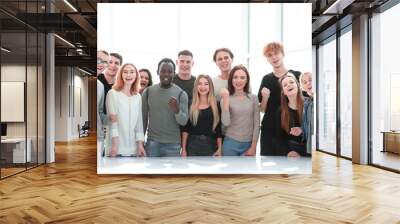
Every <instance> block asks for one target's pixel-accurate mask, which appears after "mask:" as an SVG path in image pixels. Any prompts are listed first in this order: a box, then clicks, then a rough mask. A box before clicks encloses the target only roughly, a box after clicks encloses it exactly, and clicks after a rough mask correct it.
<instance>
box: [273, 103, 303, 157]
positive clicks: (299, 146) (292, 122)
mask: <svg viewBox="0 0 400 224" xmlns="http://www.w3.org/2000/svg"><path fill="white" fill-rule="evenodd" d="M280 115H281V109H280V108H279V109H278V113H277V114H276V119H279V121H278V122H276V124H277V125H279V126H280V131H278V132H277V135H276V136H277V137H278V139H279V141H280V148H281V150H282V151H281V153H282V155H283V154H286V155H287V153H289V152H290V151H296V152H297V153H299V154H300V155H301V156H306V151H307V149H306V144H305V142H304V141H303V135H302V134H301V135H299V136H294V135H291V134H289V133H287V132H286V131H285V130H284V129H283V128H282V126H281V120H280ZM278 117H279V118H278ZM294 127H299V128H301V123H300V118H299V116H298V114H297V110H293V109H292V108H290V107H289V132H290V129H291V128H294Z"/></svg>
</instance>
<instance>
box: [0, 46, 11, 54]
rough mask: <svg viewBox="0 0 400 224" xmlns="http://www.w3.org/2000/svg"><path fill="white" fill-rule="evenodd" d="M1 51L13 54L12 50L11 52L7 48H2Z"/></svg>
mask: <svg viewBox="0 0 400 224" xmlns="http://www.w3.org/2000/svg"><path fill="white" fill-rule="evenodd" d="M1 50H2V51H4V52H7V53H10V52H11V50H9V49H7V48H5V47H1Z"/></svg>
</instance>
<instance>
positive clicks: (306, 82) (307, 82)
mask: <svg viewBox="0 0 400 224" xmlns="http://www.w3.org/2000/svg"><path fill="white" fill-rule="evenodd" d="M301 86H302V88H303V89H304V91H306V92H311V91H312V77H311V74H310V73H304V74H303V75H302V76H301Z"/></svg>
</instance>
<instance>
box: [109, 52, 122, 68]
mask: <svg viewBox="0 0 400 224" xmlns="http://www.w3.org/2000/svg"><path fill="white" fill-rule="evenodd" d="M110 56H112V57H116V58H118V59H119V63H120V64H121V65H122V56H121V55H120V54H118V53H111V54H110Z"/></svg>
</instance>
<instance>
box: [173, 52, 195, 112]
mask: <svg viewBox="0 0 400 224" xmlns="http://www.w3.org/2000/svg"><path fill="white" fill-rule="evenodd" d="M193 64H194V62H193V54H192V52H190V51H188V50H183V51H180V52H179V53H178V59H177V60H176V65H177V67H178V74H176V75H175V76H174V78H173V80H172V82H173V83H174V84H175V85H177V86H179V87H180V88H181V89H183V90H184V91H185V92H186V94H187V95H188V99H189V104H188V106H190V105H191V102H192V95H193V86H194V81H196V77H194V76H193V75H192V67H193Z"/></svg>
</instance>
